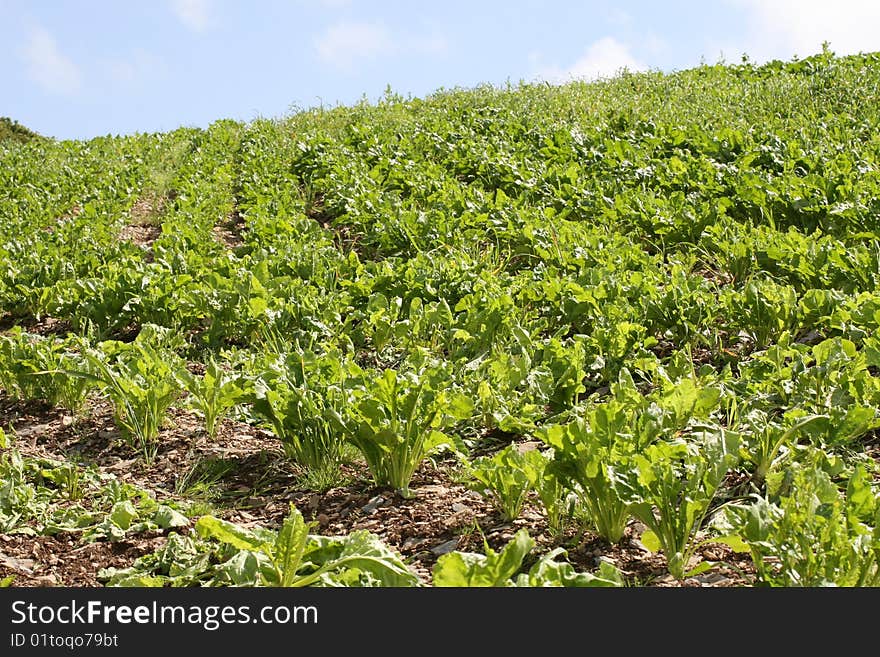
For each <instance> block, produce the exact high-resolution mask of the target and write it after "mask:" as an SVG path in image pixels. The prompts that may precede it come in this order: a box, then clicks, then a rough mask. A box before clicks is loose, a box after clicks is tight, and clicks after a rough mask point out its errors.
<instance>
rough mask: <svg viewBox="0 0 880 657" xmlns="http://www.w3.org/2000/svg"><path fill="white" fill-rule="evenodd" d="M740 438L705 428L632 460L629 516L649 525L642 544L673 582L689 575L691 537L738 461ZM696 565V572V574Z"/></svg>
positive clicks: (628, 479) (693, 543)
mask: <svg viewBox="0 0 880 657" xmlns="http://www.w3.org/2000/svg"><path fill="white" fill-rule="evenodd" d="M738 449H739V436H738V435H737V434H735V433H733V432H730V431H724V430H722V429H717V430H713V429H708V428H707V429H706V430H705V431H703V432H701V433H699V434H697V435H696V436H691V437H690V439H689V440H685V439H677V440H675V441H671V442H666V441H664V442H660V443H657V444H654V445H650V446H649V447H648V448H647V449H646V450H645V451H644V452H643V453H642V454H636V455H635V456H634V457H633V460H632V469H631V471H630V472H629V473H628V476H627V477H626V484H625V485H626V487H627V489H628V490H629V493H630V497H629V500H630V504H629V509H630V512H631V513H632V514H633V515H634V516H635V517H637V518H638V519H639V520H641V521H642V522H643V523H644V524H645V525H647V527H648V530H646V531H645V532H643V533H642V536H641V541H642V543H643V544H644V545H645V547H647V548H648V549H649V550H652V551H653V550H657V549H660V550H662V551H663V553H664V554H665V555H666V560H667V564H668V567H669V572H670V574H672V576H673V577H675V578H676V579H679V580H681V579H684V578H685V577H686V576H688V574H689V572H690V573H693V572H694V571H687V567H688V564H689V562H690V560H691V557H693V556H694V554H695V553H696V549H697V547H698V546H699V543H698V542H696V541H694V540H693V539H694V536H695V535H696V533H697V532H698V531H699V530H700V528H701V526H702V524H703V521H704V520H705V519H706V516H707V514H708V513H709V511H710V508H711V504H712V501H713V499H714V497H715V491H716V490H717V489H718V486H719V485H720V484H721V482H722V480H723V479H724V477H725V475H726V474H727V472H728V471H729V470H730V468H732V467H733V466H734V465H735V464H736V463H737V462H738V456H737V451H738ZM699 568H700V567H699V566H698V567H697V570H699Z"/></svg>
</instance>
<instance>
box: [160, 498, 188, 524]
mask: <svg viewBox="0 0 880 657" xmlns="http://www.w3.org/2000/svg"><path fill="white" fill-rule="evenodd" d="M153 522H154V523H156V524H157V525H158V526H159V528H160V529H172V528H175V527H187V526H189V518H187V517H186V516H185V515H183V514H182V513H180V512H179V511H176V510H175V509H172V508H171V507H170V506H167V505H165V504H160V505H159V508H158V509H156V513H154V514H153Z"/></svg>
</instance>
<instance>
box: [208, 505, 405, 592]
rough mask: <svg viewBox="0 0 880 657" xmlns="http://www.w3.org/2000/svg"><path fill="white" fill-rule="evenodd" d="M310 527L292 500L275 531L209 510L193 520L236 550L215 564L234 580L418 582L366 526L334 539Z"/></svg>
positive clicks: (301, 583) (297, 583)
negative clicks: (311, 531)
mask: <svg viewBox="0 0 880 657" xmlns="http://www.w3.org/2000/svg"><path fill="white" fill-rule="evenodd" d="M309 528H310V525H309V524H308V523H306V522H305V520H304V519H303V517H302V514H301V513H300V512H299V511H298V510H297V509H296V507H295V506H294V505H291V506H290V511H289V513H288V515H287V517H286V518H285V519H284V522H283V523H282V524H281V528H280V529H279V530H278V532H277V533H276V532H271V531H269V530H265V529H261V528H255V529H253V530H248V529H244V528H242V527H239V526H237V525H235V524H233V523H230V522H227V521H225V520H221V519H219V518H215V517H213V516H202V517H201V518H199V520H198V522H197V523H196V531H197V532H198V534H199V535H200V536H201V537H203V538H211V539H215V540H218V541H220V542H222V543H224V544H226V545H229V546H231V547H232V548H235V549H236V550H238V551H237V552H236V553H235V554H234V555H233V556H232V557H231V558H230V559H229V560H228V561H227V562H226V563H224V564H223V565H221V566H220V568H219V569H220V570H221V571H223V572H224V573H225V574H226V575H227V576H228V577H229V578H230V580H231V582H232V583H234V584H235V585H239V586H241V585H251V586H254V585H264V586H294V587H300V586H318V585H323V586H332V585H337V586H338V585H358V584H360V585H382V586H416V585H418V577H417V576H416V575H415V574H414V573H413V572H412V571H410V570H409V569H408V568H407V567H406V566H405V565H404V564H403V562H401V561H400V559H399V557H397V556H396V555H394V554H393V553H392V552H391V551H389V550H388V549H387V548H386V547H384V546H383V545H382V544H381V543H380V542H379V541H378V540H377V539H376V538H375V536H373V535H372V534H370V533H369V532H366V531H361V532H352V533H351V534H349V535H348V536H347V537H345V538H344V539H341V540H334V539H332V538H327V537H316V536H311V535H310V534H309Z"/></svg>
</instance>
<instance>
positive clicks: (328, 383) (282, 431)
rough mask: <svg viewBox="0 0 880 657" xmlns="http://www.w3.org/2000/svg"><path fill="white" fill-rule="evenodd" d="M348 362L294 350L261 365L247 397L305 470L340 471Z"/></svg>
mask: <svg viewBox="0 0 880 657" xmlns="http://www.w3.org/2000/svg"><path fill="white" fill-rule="evenodd" d="M348 377H349V366H348V364H347V363H345V362H344V361H343V360H342V359H341V357H340V356H339V355H338V354H337V353H328V354H325V355H323V356H318V355H316V354H314V353H313V352H310V351H307V350H298V351H295V352H293V353H291V354H288V355H286V356H284V357H282V358H281V359H280V360H278V361H276V362H274V363H273V364H271V366H269V367H267V368H266V369H264V370H262V371H261V372H260V373H259V375H258V376H257V378H256V379H255V380H254V381H253V384H252V386H253V387H252V389H251V390H250V391H249V393H248V395H247V397H246V399H247V400H248V401H249V402H250V407H251V411H252V414H254V415H256V416H258V417H261V418H263V419H265V420H266V421H267V422H268V423H269V426H270V427H271V429H272V432H273V433H274V434H275V435H276V436H277V437H278V438H279V439H280V440H281V442H282V444H283V445H284V449H285V451H286V452H287V454H288V455H289V456H290V457H291V458H292V459H293V460H294V461H296V462H297V463H299V464H300V465H302V466H303V467H305V468H306V469H308V470H310V471H313V472H315V473H319V474H322V475H327V476H329V477H330V478H331V480H332V478H333V477H332V476H333V475H334V474H336V475H338V471H339V465H340V463H341V459H342V454H343V445H344V438H343V436H344V434H345V431H346V430H347V424H346V423H347V420H346V417H345V416H344V415H343V414H344V413H345V409H346V403H347V392H346V388H345V382H346V380H347V378H348Z"/></svg>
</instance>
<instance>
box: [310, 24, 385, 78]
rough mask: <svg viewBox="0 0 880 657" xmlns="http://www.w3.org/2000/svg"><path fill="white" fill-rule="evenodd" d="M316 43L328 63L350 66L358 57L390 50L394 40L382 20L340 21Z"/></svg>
mask: <svg viewBox="0 0 880 657" xmlns="http://www.w3.org/2000/svg"><path fill="white" fill-rule="evenodd" d="M315 47H316V48H317V50H318V57H320V58H321V60H322V61H324V62H325V63H327V64H331V65H333V66H336V67H338V68H342V69H350V68H352V67H353V66H354V64H355V63H356V62H357V61H358V60H361V59H373V58H375V57H378V56H380V55H387V54H389V53H391V52H392V51H393V50H394V42H393V41H392V40H391V33H390V32H389V31H388V28H386V27H385V26H384V25H382V24H381V23H338V24H337V25H332V26H331V27H329V28H328V29H327V30H326V31H325V32H324V33H323V34H322V35H321V36H319V37H318V38H317V39H315Z"/></svg>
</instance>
